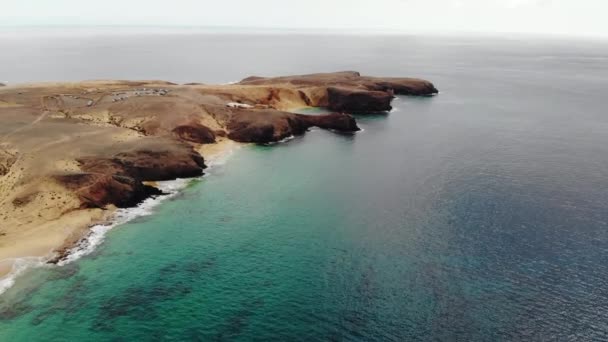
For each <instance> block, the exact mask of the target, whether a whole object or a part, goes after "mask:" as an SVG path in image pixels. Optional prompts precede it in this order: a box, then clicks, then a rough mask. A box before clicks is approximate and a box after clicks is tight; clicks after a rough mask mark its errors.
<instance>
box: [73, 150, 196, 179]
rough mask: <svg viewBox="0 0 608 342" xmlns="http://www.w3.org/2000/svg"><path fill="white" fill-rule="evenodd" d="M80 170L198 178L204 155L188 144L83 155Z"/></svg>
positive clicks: (157, 177)
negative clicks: (104, 155) (91, 155)
mask: <svg viewBox="0 0 608 342" xmlns="http://www.w3.org/2000/svg"><path fill="white" fill-rule="evenodd" d="M78 162H79V163H80V167H81V169H82V170H84V171H87V172H95V173H103V174H106V175H119V176H127V177H132V178H134V179H137V180H141V181H163V180H172V179H176V178H190V177H197V176H200V175H202V174H203V169H204V168H205V167H206V166H205V162H204V160H203V157H201V156H200V155H199V154H198V153H196V152H195V151H194V150H193V149H192V148H191V147H190V146H187V145H182V146H180V147H179V148H175V149H173V150H136V151H133V152H122V153H118V154H116V155H114V156H112V157H108V158H106V157H85V158H80V159H78Z"/></svg>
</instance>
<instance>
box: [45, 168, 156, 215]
mask: <svg viewBox="0 0 608 342" xmlns="http://www.w3.org/2000/svg"><path fill="white" fill-rule="evenodd" d="M55 180H56V181H58V182H59V183H60V184H61V185H63V186H64V187H66V188H67V189H69V190H72V191H74V193H75V194H76V195H78V197H79V198H80V200H81V201H82V207H83V208H103V207H105V206H106V205H108V204H114V205H115V206H117V207H119V208H127V207H132V206H135V205H137V204H138V203H140V202H141V201H143V200H144V199H146V198H148V197H150V196H154V195H160V194H161V193H162V192H161V191H160V190H158V189H157V188H154V187H152V186H148V185H144V184H143V183H142V182H141V181H139V180H136V179H134V178H131V177H126V176H120V175H107V174H100V173H73V174H65V175H57V176H55Z"/></svg>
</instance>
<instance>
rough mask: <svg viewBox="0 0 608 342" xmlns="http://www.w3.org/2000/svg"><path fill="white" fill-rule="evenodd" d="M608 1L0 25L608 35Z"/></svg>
mask: <svg viewBox="0 0 608 342" xmlns="http://www.w3.org/2000/svg"><path fill="white" fill-rule="evenodd" d="M607 16H608V0H295V1H290V0H213V1H207V0H101V1H84V0H0V26H30V25H70V26H71V25H136V26H141V25H159V26H175V25H179V26H240V27H261V28H275V27H277V28H330V29H373V30H397V31H404V32H441V33H456V32H480V33H494V32H517V33H521V32H523V33H539V34H570V35H590V36H608V20H606V17H607Z"/></svg>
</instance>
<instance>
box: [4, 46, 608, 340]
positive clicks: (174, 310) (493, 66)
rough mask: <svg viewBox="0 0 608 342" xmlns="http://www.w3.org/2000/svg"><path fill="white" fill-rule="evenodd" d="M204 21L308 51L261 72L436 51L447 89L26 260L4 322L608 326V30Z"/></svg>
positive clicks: (231, 169)
mask: <svg viewBox="0 0 608 342" xmlns="http://www.w3.org/2000/svg"><path fill="white" fill-rule="evenodd" d="M124 39H127V38H124ZM180 39H181V40H188V39H194V38H192V37H190V38H183V37H182V38H180ZM197 39H198V40H197V42H201V41H202V42H205V43H207V44H208V46H210V47H214V45H213V44H219V45H218V46H219V47H218V46H215V47H216V48H218V51H223V50H222V47H223V46H224V44H228V43H230V42H233V41H247V42H249V44H251V45H252V46H254V45H255V46H258V45H259V46H261V47H265V46H267V45H268V46H272V47H275V50H273V51H288V50H289V49H291V50H289V51H291V52H292V53H294V54H295V53H300V54H302V56H308V58H303V57H302V58H300V59H297V60H294V59H292V60H283V59H282V57H284V56H277V57H276V58H275V59H272V58H271V59H260V60H259V61H257V60H256V63H258V64H256V65H254V66H255V67H257V68H259V69H260V70H258V71H256V72H254V73H256V74H276V73H281V72H285V70H283V69H289V70H290V71H289V72H287V73H298V72H307V71H319V70H324V69H327V68H331V69H359V70H362V71H364V72H367V73H370V74H389V75H396V74H414V72H412V70H415V71H416V72H415V74H416V75H423V76H426V77H428V78H430V79H432V80H433V81H434V82H435V83H436V84H437V86H438V88H439V89H440V90H441V94H440V95H439V96H436V97H432V98H407V97H400V98H397V99H396V100H395V102H394V107H395V110H394V111H393V112H391V113H390V114H387V115H371V116H365V115H361V116H357V120H358V121H359V123H360V125H361V127H362V128H363V129H364V130H363V132H360V133H357V134H354V135H341V134H335V133H332V132H327V131H323V130H319V129H314V130H313V131H312V132H309V133H307V134H306V135H305V136H302V137H297V138H295V139H293V140H290V141H288V142H286V143H282V144H276V145H271V146H250V147H245V148H242V149H240V150H238V151H237V152H236V153H235V154H234V155H233V156H232V157H231V158H230V159H229V160H228V162H227V163H226V164H224V165H220V166H217V167H214V168H212V169H210V170H209V172H208V175H207V176H206V177H205V178H203V179H201V180H197V181H194V182H193V183H192V184H191V185H190V186H189V187H188V188H187V189H185V190H184V191H183V193H182V194H181V195H179V196H177V197H174V198H172V199H171V200H168V201H166V202H164V203H162V204H161V205H160V206H159V207H157V209H156V211H157V212H156V214H154V215H151V216H145V217H141V218H138V219H136V220H134V221H132V222H130V223H128V224H124V225H122V226H119V227H116V228H115V229H113V230H112V231H110V232H109V233H108V235H107V238H106V241H105V242H104V243H103V244H102V245H101V246H100V247H99V248H98V249H96V250H95V252H94V253H93V254H91V255H89V256H85V257H83V258H82V259H80V260H78V261H76V262H74V263H72V264H68V265H66V266H64V267H52V268H47V269H36V270H33V271H31V272H28V273H27V274H25V275H24V276H22V277H21V278H20V279H18V281H17V283H16V285H15V286H14V287H13V288H11V289H10V290H9V291H8V292H6V293H5V294H3V295H2V296H1V297H0V340H2V341H81V340H101V341H123V340H124V341H132V340H169V341H171V340H172V341H181V340H202V341H209V340H242V341H249V340H260V341H266V340H284V341H298V340H299V341H327V340H330V341H331V340H338V341H407V340H424V341H427V340H441V341H453V340H460V341H516V340H525V341H528V340H605V339H607V338H608V325H607V323H606V322H608V286H606V285H607V284H606V279H608V266H607V265H608V215H607V213H608V186H607V184H608V183H607V179H608V135H606V134H605V132H606V131H608V119H607V118H606V115H605V114H606V113H605V90H606V89H608V71H607V69H606V68H605V65H604V64H605V61H606V60H607V58H608V57H607V56H608V47H607V46H606V45H605V44H604V45H594V44H595V43H594V44H591V43H589V44H587V43H585V44H583V43H581V42H578V43H572V42H556V41H548V42H528V41H499V42H496V41H489V40H474V39H456V38H454V39H429V40H427V39H418V38H412V37H409V38H408V37H406V38H402V37H391V38H383V39H379V38H377V37H376V38H374V39H372V38H356V37H349V38H328V37H318V38H316V39H313V38H310V37H309V38H306V37H304V38H302V39H303V40H305V41H307V42H308V43H309V45H308V46H305V47H302V48H299V46H300V45H301V44H302V42H301V41H300V42H298V44H296V43H294V42H293V40H292V38H290V37H280V36H277V37H261V38H255V39H254V38H251V37H248V38H247V39H251V41H250V40H247V39H245V38H238V37H232V38H230V39H228V43H226V41H225V40H222V39H219V38H215V37H211V36H209V37H202V38H201V37H198V38H197ZM120 41H121V42H122V40H120ZM143 41H144V42H146V41H148V42H149V41H153V39H152V38H148V40H145V39H144V40H143ZM315 42H316V43H315ZM66 44H67V43H66ZM69 44H72V43H69ZM138 44H144V43H141V42H139V43H138ZM169 44H170V43H169ZM315 44H317V45H315ZM144 45H145V44H144ZM136 46H137V45H136ZM180 46H181V45H180ZM183 46H190V45H183ZM278 47H283V48H282V49H279V48H278ZM176 48H179V47H176ZM298 49H299V50H298ZM322 49H324V50H323V51H324V52H323V53H322V54H314V57H315V58H313V56H312V55H311V51H313V52H315V53H316V52H318V51H321V50H322ZM11 51H12V50H11ZM16 51H19V50H18V49H17V50H16ZM141 51H143V52H146V51H150V49H142V50H141ZM143 52H142V53H143ZM252 53H253V54H254V55H261V56H264V57H267V58H270V56H268V55H267V54H268V53H269V52H267V50H264V49H260V50H255V51H254V52H252ZM135 54H136V53H135ZM189 56H190V57H188V58H194V57H196V54H194V55H189ZM227 56H232V55H230V54H227ZM199 57H200V59H199V60H198V62H201V61H203V58H204V57H203V56H199ZM2 58H9V57H2ZM155 58H158V56H157V57H155ZM207 58H211V57H207ZM227 58H228V59H229V58H231V57H227ZM87 61H88V60H87ZM88 62H90V61H88ZM380 62H382V63H380ZM97 63H98V64H100V65H104V63H109V62H108V61H106V60H105V59H103V60H100V61H99V62H97ZM209 63H210V64H205V65H204V66H202V67H204V68H209V65H212V63H211V62H209ZM222 63H223V62H222ZM226 63H227V62H226ZM273 63H274V64H273ZM254 64H255V63H254ZM271 64H272V65H271ZM275 64H276V65H275ZM244 67H245V66H244V65H242V64H239V65H238V68H244ZM141 68H145V66H141V65H140V66H138V69H136V71H134V74H133V75H132V74H129V73H128V70H124V73H125V74H124V77H123V78H134V77H131V76H136V75H138V74H139V73H143V71H142V69H141ZM148 68H150V70H147V71H148V73H149V74H154V70H157V64H154V63H152V64H151V65H150V66H148ZM311 69H315V70H311ZM73 70H80V69H78V67H74V69H73ZM86 70H97V71H95V72H98V71H99V70H103V69H94V68H92V69H86ZM187 71H188V70H186V69H179V70H177V71H175V70H164V69H163V71H162V72H167V73H169V74H170V73H172V72H174V73H175V74H177V75H178V76H176V78H181V77H185V76H184V75H186V74H187ZM237 71H242V70H237ZM49 72H51V71H49ZM77 72H81V73H82V71H77ZM77 72H76V73H77ZM91 72H93V71H91ZM226 72H227V74H229V75H228V76H226V78H228V77H232V76H233V75H232V74H231V73H233V72H234V70H227V71H226ZM86 75H88V74H86V73H84V76H86ZM154 75H156V74H154ZM210 75H211V76H209V77H210V79H212V80H214V79H218V78H221V72H219V71H215V74H210ZM84 76H83V75H81V74H78V75H76V74H70V75H69V78H87V77H84ZM160 76H164V77H159V78H165V79H171V78H170V77H169V75H168V74H166V75H165V74H163V75H160ZM66 77H68V76H66ZM203 81H204V79H203ZM225 81H230V79H226V80H225ZM311 114H312V113H311Z"/></svg>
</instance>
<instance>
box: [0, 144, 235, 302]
mask: <svg viewBox="0 0 608 342" xmlns="http://www.w3.org/2000/svg"><path fill="white" fill-rule="evenodd" d="M244 145H245V144H241V143H237V142H234V141H232V140H229V139H221V140H219V139H218V141H217V142H216V143H214V144H205V145H201V146H199V147H198V148H197V151H198V152H199V153H200V154H201V155H202V156H204V158H205V162H206V164H207V167H208V169H211V168H213V167H215V166H218V165H222V164H224V163H225V162H227V160H228V159H229V158H230V157H231V156H232V155H233V153H234V152H235V151H236V150H237V149H239V148H241V147H242V146H244ZM205 176H207V173H205V174H204V175H202V176H200V177H193V178H178V179H174V180H169V181H161V182H154V183H155V185H154V186H155V187H157V188H158V189H160V190H162V191H163V192H164V193H166V194H164V195H161V196H156V197H150V198H148V199H146V200H144V201H143V202H141V203H140V204H138V205H137V206H135V207H132V208H124V209H119V208H116V207H114V206H111V207H110V208H107V209H106V210H104V211H103V212H102V213H101V214H102V215H101V216H100V215H99V214H98V211H99V210H95V211H92V210H90V209H82V210H77V211H75V212H74V213H75V214H77V216H78V217H79V218H80V219H81V220H88V221H89V223H87V224H84V223H79V224H78V223H76V222H74V219H73V218H72V216H73V215H70V214H73V213H68V214H67V215H64V216H61V217H59V218H58V219H56V220H53V221H52V222H49V223H48V224H49V225H52V226H54V227H59V226H65V227H71V229H69V228H68V229H66V230H68V231H70V234H69V235H65V236H64V240H63V242H62V243H61V244H57V245H55V247H53V248H51V249H50V250H49V249H43V250H40V249H36V248H31V246H29V245H28V246H23V245H19V247H21V248H16V247H17V246H16V247H15V248H12V249H11V251H16V250H19V251H20V252H17V253H16V254H17V255H16V256H12V257H7V258H4V259H2V260H0V295H2V294H3V293H4V292H5V291H6V290H8V289H9V288H11V287H12V286H13V285H14V284H15V280H16V279H17V278H18V277H19V276H20V275H21V274H23V273H24V272H26V271H27V270H30V269H32V268H38V267H45V266H47V267H52V266H53V265H56V266H64V265H67V264H69V263H71V262H74V261H76V260H78V259H80V258H81V257H83V256H86V255H88V254H90V253H91V252H93V251H94V250H95V249H96V248H97V247H98V246H99V245H100V244H101V243H103V241H104V240H105V236H106V234H107V232H109V231H110V230H112V229H113V228H115V227H117V226H120V225H123V224H125V223H128V222H129V221H131V220H133V219H135V218H137V217H141V216H147V215H151V214H153V213H154V208H156V207H157V206H158V205H160V204H161V203H163V202H164V201H165V200H167V199H170V198H172V197H174V196H176V195H178V194H179V193H180V192H181V191H182V190H183V189H184V188H185V187H186V186H187V185H188V184H190V182H191V181H192V180H195V179H197V178H201V177H205ZM36 235H37V237H38V238H39V239H40V240H48V239H47V238H48V236H44V235H43V234H36ZM58 251H65V252H63V253H62V254H63V255H61V257H60V258H59V259H58V260H57V262H56V263H50V262H49V261H52V260H53V258H56V257H57V255H58V254H59V252H58Z"/></svg>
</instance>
